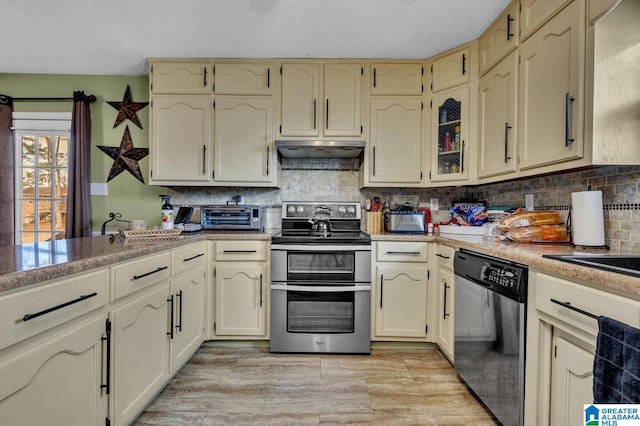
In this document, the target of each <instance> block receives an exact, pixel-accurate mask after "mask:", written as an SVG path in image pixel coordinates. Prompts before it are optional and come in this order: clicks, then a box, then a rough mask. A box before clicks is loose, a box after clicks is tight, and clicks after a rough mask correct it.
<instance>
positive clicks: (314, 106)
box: [313, 99, 318, 130]
mask: <svg viewBox="0 0 640 426" xmlns="http://www.w3.org/2000/svg"><path fill="white" fill-rule="evenodd" d="M317 112H318V108H317V107H316V99H314V100H313V130H315V129H316V126H317V124H318V123H317V119H316V114H317Z"/></svg>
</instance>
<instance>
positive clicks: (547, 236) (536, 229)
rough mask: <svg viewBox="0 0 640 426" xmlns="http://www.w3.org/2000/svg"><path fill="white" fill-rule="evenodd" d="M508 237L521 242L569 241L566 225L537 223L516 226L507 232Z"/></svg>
mask: <svg viewBox="0 0 640 426" xmlns="http://www.w3.org/2000/svg"><path fill="white" fill-rule="evenodd" d="M507 238H509V239H510V240H512V241H516V242H519V243H535V242H538V241H540V242H542V241H559V242H560V241H563V242H564V241H569V235H568V234H567V226H566V225H536V226H523V227H521V228H514V229H512V230H510V231H509V232H507Z"/></svg>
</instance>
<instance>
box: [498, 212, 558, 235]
mask: <svg viewBox="0 0 640 426" xmlns="http://www.w3.org/2000/svg"><path fill="white" fill-rule="evenodd" d="M560 223H562V217H561V216H560V214H559V213H558V212H556V211H531V212H522V213H514V214H512V215H510V216H507V217H503V218H502V219H500V221H499V222H498V226H499V227H500V229H501V230H503V231H510V230H511V229H516V228H522V227H525V226H539V225H558V224H560Z"/></svg>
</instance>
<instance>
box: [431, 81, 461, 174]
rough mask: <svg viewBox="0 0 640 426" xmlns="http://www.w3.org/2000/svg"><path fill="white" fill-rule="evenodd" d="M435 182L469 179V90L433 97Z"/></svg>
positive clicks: (433, 172) (456, 90)
mask: <svg viewBox="0 0 640 426" xmlns="http://www.w3.org/2000/svg"><path fill="white" fill-rule="evenodd" d="M432 105H433V106H432V132H433V133H432V136H431V137H432V138H431V140H432V143H433V147H432V150H433V151H432V154H433V155H432V164H431V180H432V181H438V182H442V181H449V180H463V179H467V178H468V176H469V171H468V162H469V159H468V141H469V137H468V136H469V118H468V117H469V87H468V86H463V87H459V88H454V89H449V90H445V91H443V92H440V93H435V94H434V95H433V103H432Z"/></svg>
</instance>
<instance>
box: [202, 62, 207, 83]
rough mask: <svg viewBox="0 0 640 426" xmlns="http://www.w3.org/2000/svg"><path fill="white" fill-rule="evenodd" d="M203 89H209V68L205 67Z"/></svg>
mask: <svg viewBox="0 0 640 426" xmlns="http://www.w3.org/2000/svg"><path fill="white" fill-rule="evenodd" d="M202 87H207V67H204V84H203V85H202Z"/></svg>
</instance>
